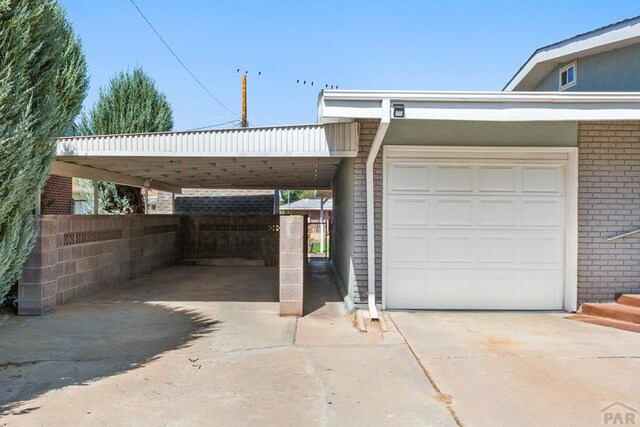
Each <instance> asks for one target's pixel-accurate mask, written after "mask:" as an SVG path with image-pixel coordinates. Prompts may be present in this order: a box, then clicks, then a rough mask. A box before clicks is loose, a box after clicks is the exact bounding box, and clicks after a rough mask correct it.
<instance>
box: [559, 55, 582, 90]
mask: <svg viewBox="0 0 640 427" xmlns="http://www.w3.org/2000/svg"><path fill="white" fill-rule="evenodd" d="M577 82H578V65H577V63H576V62H575V61H574V62H572V63H571V64H569V65H566V66H564V67H562V68H561V69H560V90H565V89H567V88H569V87H571V86H573V85H575V84H576V83H577Z"/></svg>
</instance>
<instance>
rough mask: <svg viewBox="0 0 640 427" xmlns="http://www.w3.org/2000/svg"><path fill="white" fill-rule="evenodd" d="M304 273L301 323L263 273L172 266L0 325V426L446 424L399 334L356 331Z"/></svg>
mask: <svg viewBox="0 0 640 427" xmlns="http://www.w3.org/2000/svg"><path fill="white" fill-rule="evenodd" d="M310 273H311V275H310V276H311V277H310V282H309V284H308V286H307V288H306V292H308V295H309V296H310V298H309V299H307V307H306V308H307V315H306V316H305V317H304V318H302V319H300V320H296V319H295V318H280V317H278V315H277V312H278V303H277V296H278V280H277V277H278V276H277V275H278V272H277V269H274V268H264V267H241V268H238V267H173V268H169V269H165V270H161V271H158V272H156V273H154V274H152V275H149V276H146V277H144V278H142V279H139V280H136V281H133V282H131V283H129V285H128V286H126V287H124V288H121V289H117V290H113V291H109V292H105V293H102V294H99V295H96V296H93V297H89V298H85V299H83V300H81V301H78V302H75V303H72V304H69V305H65V306H63V307H62V308H61V309H60V310H58V311H57V312H55V313H53V314H50V315H47V316H44V317H33V318H25V317H11V318H8V319H6V320H5V322H4V324H2V325H0V342H1V343H2V345H0V414H1V415H0V426H2V425H12V426H13V425H16V426H18V425H19V426H31V425H53V426H64V425H74V426H76V425H77V426H82V425H132V426H133V425H135V426H141V425H154V426H155V425H233V426H238V425H256V424H259V425H288V426H291V425H305V426H306V425H310V426H313V425H318V426H333V425H367V426H371V425H376V426H381V425H389V426H395V425H455V422H454V419H453V417H452V416H451V414H450V412H449V410H448V407H447V405H446V402H443V401H442V399H441V398H440V395H439V394H438V393H437V392H436V391H435V390H434V388H433V387H432V386H431V384H430V383H429V381H428V380H427V378H426V377H425V375H424V373H423V371H422V369H421V368H420V365H419V364H418V363H417V361H416V360H415V358H414V357H413V355H412V354H411V352H410V351H409V349H408V347H407V346H406V344H405V342H404V340H403V338H402V336H401V335H400V334H399V333H398V332H397V331H390V332H384V333H383V332H381V331H379V332H376V331H373V332H370V333H366V334H365V333H361V332H360V331H359V330H358V329H357V328H356V327H354V325H355V319H354V316H353V315H350V314H348V313H346V311H345V309H344V304H343V303H342V302H341V299H340V297H339V296H338V294H337V292H336V288H335V284H334V283H333V281H332V280H331V276H330V275H329V274H328V271H327V270H326V263H324V264H314V265H313V266H312V267H311V271H310ZM0 322H1V319H0Z"/></svg>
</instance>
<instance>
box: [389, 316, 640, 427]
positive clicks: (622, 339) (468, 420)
mask: <svg viewBox="0 0 640 427" xmlns="http://www.w3.org/2000/svg"><path fill="white" fill-rule="evenodd" d="M388 314H389V316H390V317H391V319H392V320H393V322H394V323H395V324H396V326H397V327H398V329H399V330H400V332H401V333H402V334H403V336H404V337H405V339H406V340H407V342H408V344H409V345H410V347H411V349H412V350H413V352H414V353H415V354H416V356H417V357H418V359H419V361H420V363H421V364H422V366H423V368H424V369H425V370H426V372H428V374H429V375H430V377H431V378H432V380H433V382H434V383H435V385H436V386H437V387H438V388H439V389H440V391H441V392H442V393H444V394H445V395H449V396H450V397H451V407H452V409H453V410H454V411H455V413H456V415H457V416H458V418H459V419H460V421H461V423H462V424H463V425H470V426H499V425H518V426H540V425H545V426H570V425H575V426H578V425H579V426H591V425H593V426H596V425H602V424H601V421H602V420H603V419H602V418H601V417H603V416H604V414H603V413H601V410H602V409H604V408H606V407H607V406H609V405H610V404H613V403H614V402H619V403H622V404H625V405H626V406H629V407H631V408H632V409H624V407H621V406H620V405H615V406H614V407H613V408H611V409H610V410H609V411H618V412H622V413H623V414H622V415H626V414H624V412H626V413H630V414H631V415H630V417H631V418H635V420H636V422H637V423H638V424H640V411H639V412H637V413H635V414H636V415H635V417H634V416H633V414H634V413H633V409H635V410H636V411H638V410H640V406H639V405H640V334H637V333H633V332H626V331H620V330H616V329H611V328H606V327H602V326H597V325H590V324H586V323H581V322H576V321H571V320H566V319H564V318H563V317H564V315H565V314H562V313H544V312H537V313H535V312H491V313H486V312H485V313H483V312H391V313H388ZM605 412H606V411H605ZM610 420H612V419H610ZM610 424H611V423H610Z"/></svg>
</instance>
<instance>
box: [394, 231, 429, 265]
mask: <svg viewBox="0 0 640 427" xmlns="http://www.w3.org/2000/svg"><path fill="white" fill-rule="evenodd" d="M389 245H390V249H391V251H390V253H391V259H390V262H391V263H393V264H394V265H404V264H407V263H420V264H424V263H428V262H429V238H428V237H427V236H426V235H422V236H421V235H415V234H394V235H393V236H391V237H390V239H389Z"/></svg>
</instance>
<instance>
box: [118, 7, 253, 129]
mask: <svg viewBox="0 0 640 427" xmlns="http://www.w3.org/2000/svg"><path fill="white" fill-rule="evenodd" d="M129 1H130V2H131V4H132V5H133V7H135V8H136V10H137V11H138V13H139V14H140V16H142V19H144V20H145V21H146V23H147V24H148V25H149V27H150V28H151V29H152V30H153V32H154V33H155V34H156V36H158V38H159V39H160V41H161V42H162V44H164V45H165V47H166V48H167V49H168V50H169V52H171V54H172V55H173V57H174V58H175V59H176V61H178V63H179V64H180V65H181V66H182V68H184V69H185V71H186V72H187V73H189V75H190V76H191V77H192V78H193V80H195V82H196V83H197V84H198V85H199V86H200V87H201V88H202V89H203V90H204V91H205V92H206V93H207V94H208V95H209V96H210V97H211V98H212V99H213V100H214V101H215V102H217V103H218V104H219V105H220V106H221V107H222V108H224V109H225V110H227V111H228V112H229V113H231V114H232V115H233V116H235V117H237V118H238V119H242V117H240V116H239V115H238V114H236V113H235V112H234V111H233V110H231V109H230V108H229V107H227V106H226V105H224V103H223V102H222V101H220V100H219V99H218V98H217V97H216V96H215V95H214V94H213V93H212V92H211V91H210V90H209V89H207V87H206V86H205V85H204V84H203V83H202V82H201V81H200V79H198V77H196V75H195V74H194V73H193V72H192V71H191V70H190V69H189V67H187V66H186V64H185V63H184V62H183V61H182V60H181V59H180V57H179V56H178V54H176V52H175V51H174V50H173V49H172V48H171V46H169V44H168V43H167V42H166V40H165V39H164V38H163V37H162V35H161V34H160V33H159V32H158V30H156V28H155V27H154V26H153V24H152V23H151V21H149V19H148V18H147V17H146V16H145V14H144V13H143V12H142V10H140V8H139V7H138V5H137V4H136V2H135V1H134V0H129Z"/></svg>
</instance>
